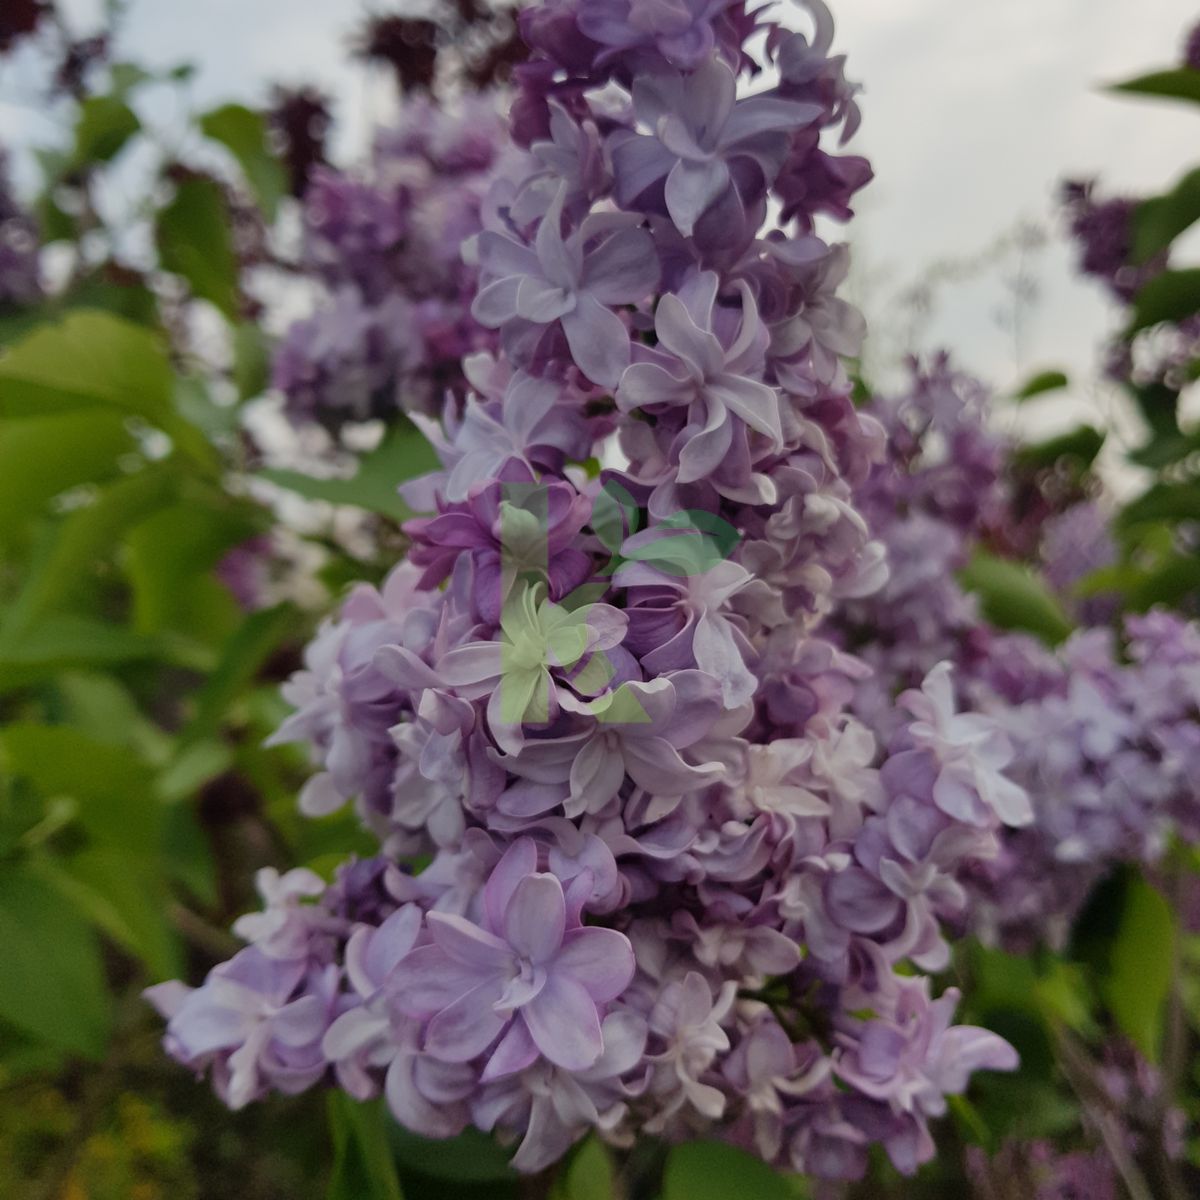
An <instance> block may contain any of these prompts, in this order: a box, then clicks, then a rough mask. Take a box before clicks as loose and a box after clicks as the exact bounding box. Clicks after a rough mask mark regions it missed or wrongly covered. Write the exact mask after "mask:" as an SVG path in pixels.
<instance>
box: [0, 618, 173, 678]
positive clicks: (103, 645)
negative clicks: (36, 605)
mask: <svg viewBox="0 0 1200 1200" xmlns="http://www.w3.org/2000/svg"><path fill="white" fill-rule="evenodd" d="M156 658H161V659H165V660H168V661H174V662H178V663H180V665H193V662H192V656H191V655H190V654H189V653H185V647H183V646H181V645H180V644H178V643H174V642H167V641H164V640H163V639H160V638H151V637H146V636H145V635H143V634H140V633H135V632H134V631H133V630H130V629H125V628H124V627H122V626H120V625H110V624H108V623H107V622H104V621H97V620H93V619H92V618H90V617H82V616H74V615H63V616H48V617H45V618H43V619H42V620H40V621H36V622H34V623H33V624H32V625H31V626H30V627H29V628H28V629H23V630H22V631H21V632H20V634H19V636H15V637H10V638H0V694H2V693H4V692H6V691H11V690H13V689H15V688H21V687H25V686H27V685H28V684H29V683H32V682H34V681H36V680H39V679H44V678H46V677H47V676H50V675H55V674H57V673H58V672H60V671H63V670H67V669H71V668H76V667H114V666H117V665H119V664H122V663H131V662H144V661H146V660H148V659H156Z"/></svg>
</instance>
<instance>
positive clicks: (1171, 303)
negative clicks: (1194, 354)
mask: <svg viewBox="0 0 1200 1200" xmlns="http://www.w3.org/2000/svg"><path fill="white" fill-rule="evenodd" d="M1197 74H1198V75H1200V71H1198V72H1197ZM1196 312H1200V267H1189V268H1187V269H1186V270H1181V271H1164V272H1163V273H1162V274H1161V275H1156V276H1155V277H1154V278H1153V279H1151V280H1150V281H1149V282H1148V283H1147V284H1145V285H1144V286H1143V287H1142V289H1141V291H1139V292H1138V294H1137V295H1136V296H1134V298H1133V322H1132V324H1131V325H1130V327H1129V333H1130V334H1133V333H1136V332H1137V331H1138V330H1139V329H1148V328H1149V327H1150V326H1151V325H1159V324H1161V323H1162V322H1164V321H1182V320H1183V319H1184V318H1185V317H1190V316H1191V315H1192V314H1193V313H1196Z"/></svg>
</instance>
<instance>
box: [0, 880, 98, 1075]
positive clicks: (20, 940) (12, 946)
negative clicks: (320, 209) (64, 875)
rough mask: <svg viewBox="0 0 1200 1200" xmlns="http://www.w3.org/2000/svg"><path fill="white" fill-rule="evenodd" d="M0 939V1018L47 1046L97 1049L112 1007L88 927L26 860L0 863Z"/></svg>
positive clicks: (86, 1052)
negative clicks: (0, 958) (0, 956)
mask: <svg viewBox="0 0 1200 1200" xmlns="http://www.w3.org/2000/svg"><path fill="white" fill-rule="evenodd" d="M0 946H3V947H4V970H3V971H0V1019H3V1020H5V1021H7V1022H9V1023H10V1024H12V1025H15V1026H16V1027H17V1028H18V1029H20V1030H22V1031H23V1032H24V1033H26V1034H28V1035H29V1036H30V1037H32V1038H35V1039H37V1040H38V1041H41V1042H45V1043H47V1044H49V1045H51V1046H54V1047H57V1048H59V1049H62V1050H67V1051H71V1052H73V1053H77V1054H83V1055H86V1056H88V1057H89V1058H99V1057H101V1055H103V1053H104V1049H105V1045H106V1043H107V1041H108V1032H109V1023H110V1017H111V1014H110V1011H109V1001H108V990H107V988H106V987H105V982H104V972H103V970H102V968H101V963H100V952H99V948H98V946H97V944H96V938H95V935H94V934H93V933H92V931H91V929H90V928H89V926H88V923H87V921H85V920H84V918H83V917H82V916H80V914H79V913H78V911H77V910H76V908H75V906H74V905H73V904H72V903H71V902H70V901H69V900H67V899H66V898H65V897H64V896H63V895H62V894H61V893H60V892H58V891H57V889H55V887H54V886H53V885H52V884H51V883H49V882H48V881H47V880H46V879H44V878H42V876H41V875H40V874H39V873H38V872H37V869H36V868H35V867H34V866H31V865H28V864H26V863H21V862H16V863H8V864H6V865H5V867H4V869H3V870H2V871H0Z"/></svg>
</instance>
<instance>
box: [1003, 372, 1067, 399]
mask: <svg viewBox="0 0 1200 1200" xmlns="http://www.w3.org/2000/svg"><path fill="white" fill-rule="evenodd" d="M1070 382H1071V381H1070V380H1069V379H1068V378H1067V377H1066V375H1065V374H1063V372H1062V371H1041V372H1039V373H1038V374H1037V375H1034V376H1033V377H1032V378H1031V379H1029V380H1027V381H1026V382H1025V384H1024V385H1023V386H1022V387H1021V388H1020V389H1019V390H1018V392H1017V394H1016V397H1015V399H1016V400H1018V401H1023V400H1032V399H1033V398H1034V396H1042V395H1045V393H1046V392H1057V391H1060V390H1061V389H1062V388H1065V387H1067V386H1068V385H1069V384H1070Z"/></svg>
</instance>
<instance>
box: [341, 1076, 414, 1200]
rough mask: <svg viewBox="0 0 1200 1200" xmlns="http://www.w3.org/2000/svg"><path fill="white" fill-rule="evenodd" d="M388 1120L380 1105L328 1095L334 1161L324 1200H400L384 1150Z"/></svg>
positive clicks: (393, 1169)
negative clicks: (386, 1122) (325, 1199)
mask: <svg viewBox="0 0 1200 1200" xmlns="http://www.w3.org/2000/svg"><path fill="white" fill-rule="evenodd" d="M390 1120H391V1117H390V1116H389V1115H388V1114H387V1113H386V1112H385V1111H384V1109H383V1106H382V1105H381V1104H378V1103H375V1104H359V1103H358V1102H357V1101H356V1100H352V1099H351V1098H350V1097H349V1096H346V1095H343V1094H341V1093H336V1092H335V1093H331V1094H330V1096H329V1121H330V1126H331V1129H332V1133H333V1150H334V1161H333V1174H332V1176H331V1178H330V1183H329V1191H328V1192H327V1193H326V1196H327V1200H404V1193H403V1191H402V1190H401V1188H400V1178H399V1176H398V1175H397V1174H396V1167H395V1164H394V1163H393V1161H392V1156H391V1152H390V1151H389V1149H388V1141H387V1134H386V1131H385V1125H384V1122H385V1121H390Z"/></svg>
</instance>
